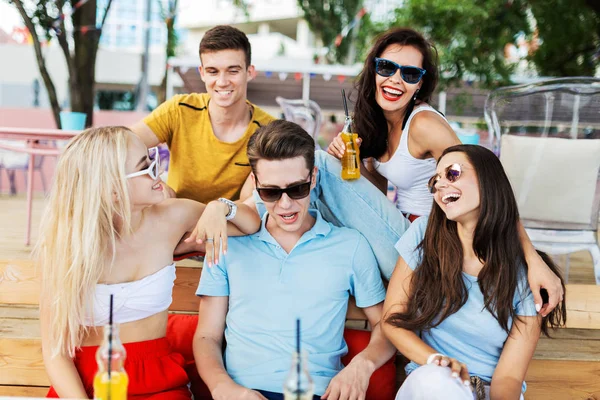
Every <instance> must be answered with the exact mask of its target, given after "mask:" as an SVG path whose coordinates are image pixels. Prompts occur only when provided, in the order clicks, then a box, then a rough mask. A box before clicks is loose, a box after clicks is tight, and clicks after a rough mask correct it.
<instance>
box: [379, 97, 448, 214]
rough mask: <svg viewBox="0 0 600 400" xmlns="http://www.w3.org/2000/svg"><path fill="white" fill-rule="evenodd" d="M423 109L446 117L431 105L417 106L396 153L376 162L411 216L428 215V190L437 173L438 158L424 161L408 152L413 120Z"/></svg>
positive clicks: (400, 206)
mask: <svg viewBox="0 0 600 400" xmlns="http://www.w3.org/2000/svg"><path fill="white" fill-rule="evenodd" d="M421 111H432V112H434V113H436V114H438V115H440V116H441V117H442V118H444V116H443V115H442V114H440V113H439V112H438V111H437V110H436V109H435V108H433V107H431V106H428V105H425V106H420V107H418V108H415V109H414V110H413V112H412V113H411V114H410V116H409V117H408V121H406V126H405V127H404V130H403V131H402V136H400V143H399V144H398V148H397V149H396V152H395V153H394V154H393V155H392V157H391V158H390V159H389V160H388V161H386V162H379V161H377V160H375V162H374V166H375V169H376V170H377V172H379V173H380V174H381V175H382V176H384V177H386V178H387V180H388V181H390V182H391V183H393V184H394V186H396V187H397V188H398V203H397V206H398V208H399V209H400V211H402V212H403V213H409V214H412V215H429V213H430V212H431V205H432V204H433V196H432V195H431V193H429V189H428V188H427V182H428V181H429V178H431V177H432V176H433V175H434V174H435V167H436V160H435V158H426V159H424V160H421V159H418V158H415V157H413V156H412V155H411V154H410V152H409V151H408V135H409V128H410V123H411V121H412V119H413V117H414V116H415V115H417V113H419V112H421ZM444 119H445V118H444Z"/></svg>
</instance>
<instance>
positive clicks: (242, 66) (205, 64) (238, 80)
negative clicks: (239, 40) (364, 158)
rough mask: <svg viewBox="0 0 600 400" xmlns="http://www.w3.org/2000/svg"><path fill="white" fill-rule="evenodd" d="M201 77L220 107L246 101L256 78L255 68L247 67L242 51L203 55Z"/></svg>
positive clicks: (207, 90)
mask: <svg viewBox="0 0 600 400" xmlns="http://www.w3.org/2000/svg"><path fill="white" fill-rule="evenodd" d="M200 58H201V61H202V66H201V67H200V68H199V70H200V77H201V78H202V81H203V82H204V84H205V85H206V92H207V93H208V94H209V95H210V99H211V101H214V102H215V103H216V104H217V105H219V106H220V107H230V106H232V105H234V104H238V103H240V102H245V101H246V93H247V91H248V82H249V81H251V80H252V79H253V77H254V66H252V65H250V66H247V65H246V55H245V53H244V52H243V51H242V50H220V51H214V52H204V53H202V55H201V57H200Z"/></svg>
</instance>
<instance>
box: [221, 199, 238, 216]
mask: <svg viewBox="0 0 600 400" xmlns="http://www.w3.org/2000/svg"><path fill="white" fill-rule="evenodd" d="M218 201H220V202H221V203H225V204H226V205H227V207H229V212H228V213H227V215H226V216H225V219H226V220H227V221H229V220H232V219H233V218H234V217H235V214H236V212H237V204H235V203H234V202H233V201H231V200H229V199H224V198H223V197H221V198H219V199H218Z"/></svg>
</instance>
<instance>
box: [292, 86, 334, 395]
mask: <svg viewBox="0 0 600 400" xmlns="http://www.w3.org/2000/svg"><path fill="white" fill-rule="evenodd" d="M342 90H343V89H342ZM296 352H297V353H298V364H297V365H296V373H297V375H298V387H297V388H296V400H300V360H301V359H302V357H300V318H296Z"/></svg>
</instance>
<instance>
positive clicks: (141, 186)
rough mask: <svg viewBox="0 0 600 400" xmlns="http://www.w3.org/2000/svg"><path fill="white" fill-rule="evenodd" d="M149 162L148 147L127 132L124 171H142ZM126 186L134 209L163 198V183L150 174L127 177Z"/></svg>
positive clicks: (157, 201)
mask: <svg viewBox="0 0 600 400" xmlns="http://www.w3.org/2000/svg"><path fill="white" fill-rule="evenodd" d="M150 162H151V160H150V158H149V157H148V149H146V146H144V143H142V141H141V140H140V139H139V138H138V137H137V136H136V135H134V134H133V133H131V134H129V139H128V140H127V161H126V162H125V173H126V174H132V173H135V172H139V171H142V170H144V169H146V168H148V166H149V165H150ZM127 187H128V190H129V198H130V199H131V205H132V207H133V208H134V209H135V208H144V207H147V206H151V205H154V204H157V203H160V202H161V201H162V200H164V194H163V183H162V180H161V179H160V177H157V178H156V179H152V178H151V177H150V175H148V174H144V175H140V176H135V177H132V178H128V179H127Z"/></svg>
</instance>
